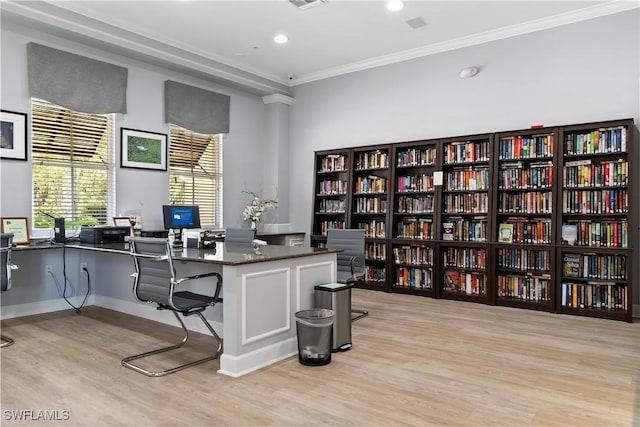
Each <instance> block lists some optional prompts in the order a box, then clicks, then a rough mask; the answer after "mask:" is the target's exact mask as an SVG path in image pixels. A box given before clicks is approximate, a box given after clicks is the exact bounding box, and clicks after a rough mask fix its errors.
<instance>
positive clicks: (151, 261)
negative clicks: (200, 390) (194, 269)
mask: <svg viewBox="0 0 640 427" xmlns="http://www.w3.org/2000/svg"><path fill="white" fill-rule="evenodd" d="M130 245H131V255H132V256H133V259H134V265H135V269H136V272H135V273H133V274H132V276H133V277H134V279H135V281H134V293H135V295H136V297H137V298H138V300H140V301H145V302H154V303H156V304H157V306H158V307H157V308H158V310H171V311H172V312H173V314H174V316H175V317H176V319H177V320H178V322H179V323H180V326H182V330H183V331H184V337H183V338H182V340H181V341H180V342H178V343H177V344H174V345H170V346H167V347H163V348H159V349H156V350H151V351H146V352H144V353H140V354H135V355H133V356H128V357H125V358H124V359H122V361H121V363H122V366H124V367H126V368H129V369H132V370H134V371H136V372H138V373H141V374H144V375H146V376H148V377H161V376H164V375H168V374H172V373H174V372H178V371H181V370H183V369H186V368H190V367H192V366H196V365H199V364H201V363H205V362H208V361H210V360H214V359H217V358H218V356H219V355H220V352H221V350H222V339H221V338H220V336H218V334H217V333H216V331H215V330H214V329H213V327H212V326H211V324H210V323H209V322H208V321H207V319H206V318H205V317H204V315H203V314H202V312H203V311H204V310H206V308H207V307H210V306H214V305H215V304H216V303H219V302H220V301H221V299H220V298H219V295H220V291H221V287H222V275H220V274H219V273H216V272H212V273H206V274H199V275H195V276H190V277H184V278H180V279H176V277H175V270H174V268H173V262H172V259H171V248H170V246H169V243H168V241H167V239H154V238H146V237H132V238H131V239H130ZM209 277H215V278H216V279H217V283H216V289H215V293H214V296H207V295H201V294H197V293H194V292H190V291H179V292H175V291H174V288H175V287H176V286H178V285H180V284H181V283H182V282H184V281H187V280H194V279H203V278H209ZM180 314H182V315H183V316H185V317H186V316H192V315H194V314H195V315H197V316H198V317H199V318H200V320H202V323H204V325H205V326H206V328H207V329H208V330H209V332H211V335H212V338H213V340H214V346H215V352H214V353H213V354H211V355H209V356H207V357H204V358H201V359H197V360H194V361H192V362H188V363H185V364H182V365H180V366H176V367H174V368H170V369H166V370H162V371H154V370H150V369H146V368H143V367H141V366H140V365H137V364H133V363H131V362H133V361H135V360H139V359H143V358H146V357H149V356H153V355H156V354H160V353H165V352H169V351H172V350H176V349H179V348H181V347H182V346H184V344H185V343H186V342H187V341H188V339H189V330H188V329H187V327H186V325H185V324H184V321H183V320H182V318H181V317H180Z"/></svg>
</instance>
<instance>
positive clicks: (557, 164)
mask: <svg viewBox="0 0 640 427" xmlns="http://www.w3.org/2000/svg"><path fill="white" fill-rule="evenodd" d="M635 133H636V129H635V126H634V123H633V120H632V119H624V120H614V121H605V122H594V123H585V124H576V125H568V126H557V127H542V128H535V129H534V128H532V129H521V130H513V131H503V132H496V133H486V134H478V135H467V136H460V137H451V138H440V139H430V140H422V141H409V142H398V143H393V144H383V145H373V146H365V147H354V148H344V149H339V150H327V151H318V152H316V153H315V180H314V194H315V196H314V208H313V219H312V232H311V244H312V245H313V246H322V245H324V244H325V242H326V230H327V229H328V228H361V229H364V230H365V232H366V242H365V245H366V247H365V256H366V278H365V280H364V281H363V282H360V283H358V284H356V286H357V287H361V288H367V289H375V290H380V291H386V292H398V293H406V294H413V295H419V296H425V297H433V298H444V299H455V300H463V301H470V302H477V303H484V304H493V305H501V306H508V307H516V308H523V309H531V310H542V311H547V312H555V313H562V314H570V315H582V316H592V317H600V318H607V319H614V320H623V321H627V322H631V321H632V308H633V297H634V291H635V290H637V287H638V285H637V283H636V281H634V278H633V277H632V273H633V272H632V270H633V268H632V267H633V263H634V262H637V259H636V258H637V257H636V258H634V255H635V252H634V249H635V248H634V244H636V242H637V239H638V235H637V234H638V231H637V225H636V224H635V222H636V218H635V215H637V212H635V213H634V212H633V209H632V207H633V206H636V204H637V203H638V200H637V194H636V192H637V190H636V187H634V183H633V177H634V176H635V173H636V172H635V171H634V169H635V163H636V162H635V157H634V154H633V150H634V135H635Z"/></svg>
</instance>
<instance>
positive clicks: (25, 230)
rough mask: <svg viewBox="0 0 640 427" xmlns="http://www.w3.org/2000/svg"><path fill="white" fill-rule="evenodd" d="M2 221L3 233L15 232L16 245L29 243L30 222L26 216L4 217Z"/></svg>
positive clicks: (14, 240)
mask: <svg viewBox="0 0 640 427" xmlns="http://www.w3.org/2000/svg"><path fill="white" fill-rule="evenodd" d="M0 222H1V226H2V227H1V230H2V232H3V233H13V243H15V244H16V245H28V244H29V222H28V221H27V218H26V217H16V218H9V217H2V218H1V219H0Z"/></svg>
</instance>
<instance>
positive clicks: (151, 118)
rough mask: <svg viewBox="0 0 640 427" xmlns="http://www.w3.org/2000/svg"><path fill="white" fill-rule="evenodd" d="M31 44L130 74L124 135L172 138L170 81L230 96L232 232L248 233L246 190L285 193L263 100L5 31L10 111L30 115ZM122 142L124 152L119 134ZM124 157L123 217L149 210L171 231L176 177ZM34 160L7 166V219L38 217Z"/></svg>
mask: <svg viewBox="0 0 640 427" xmlns="http://www.w3.org/2000/svg"><path fill="white" fill-rule="evenodd" d="M3 24H4V22H3ZM30 41H34V42H37V43H41V44H45V45H47V46H51V47H54V48H57V49H62V50H66V51H69V52H73V53H77V54H80V55H85V56H88V57H91V58H95V59H99V60H102V61H106V62H110V63H113V64H116V65H120V66H123V67H126V68H128V70H129V75H128V88H127V114H125V115H118V117H117V119H116V125H117V127H118V128H120V127H127V128H133V129H141V130H148V131H152V132H162V133H168V132H169V127H168V125H167V124H165V123H164V81H165V80H167V79H172V80H176V81H180V82H183V83H187V84H192V85H194V86H198V87H202V88H204V89H207V90H212V91H215V92H219V93H224V94H227V95H230V96H231V114H230V120H231V123H230V133H229V134H228V136H227V137H226V139H225V142H224V148H223V153H224V164H225V165H227V167H226V168H224V189H225V191H224V213H223V216H224V223H225V226H229V227H238V226H243V225H244V226H246V224H243V221H242V215H241V213H242V209H243V208H244V206H246V205H247V203H248V202H249V198H248V196H247V195H246V194H242V193H241V190H242V189H243V188H249V189H259V188H269V187H275V186H276V185H277V183H275V182H274V183H269V182H265V178H264V176H263V173H262V171H263V170H264V169H263V165H262V163H263V159H264V155H265V153H266V151H267V150H268V149H269V147H268V146H265V145H264V144H261V143H260V141H262V139H263V134H264V132H265V127H266V123H265V120H266V119H265V114H266V113H265V111H266V106H265V105H264V103H263V102H262V99H261V97H259V96H256V95H252V94H248V93H245V92H241V91H239V90H235V89H231V88H228V87H224V86H216V85H214V84H212V83H209V82H205V81H201V80H197V79H195V78H192V77H188V76H184V75H181V74H179V73H176V72H173V71H169V70H165V69H161V68H158V67H155V66H150V65H147V64H144V63H142V62H137V61H134V60H131V59H129V58H125V57H120V56H117V55H113V54H110V53H107V52H104V51H100V50H97V49H93V48H89V47H87V46H84V45H81V44H77V43H72V42H70V41H67V40H63V39H59V38H56V37H52V36H49V35H45V34H42V33H39V32H37V31H34V30H27V29H25V28H20V27H17V26H16V24H9V25H3V28H2V45H1V46H2V61H1V63H2V64H1V72H2V75H1V76H2V86H1V89H2V109H5V110H11V111H19V112H25V113H28V114H29V115H30V98H29V92H28V81H27V56H26V44H27V43H28V42H30ZM116 141H117V143H118V144H119V141H120V136H119V129H118V130H117V138H116ZM29 147H30V146H29ZM119 151H120V150H119V145H118V146H117V148H116V152H117V160H116V165H117V167H116V186H117V200H116V205H117V212H119V213H124V212H126V211H128V210H135V209H141V210H142V216H143V226H144V228H147V229H158V228H163V223H162V212H161V205H162V204H166V203H168V201H169V186H168V182H169V174H168V172H161V171H160V172H158V171H144V170H136V169H124V168H120V167H119V165H120V157H119V156H120V153H119ZM28 154H29V156H28V157H29V160H28V161H27V162H22V161H13V160H2V161H1V162H0V177H1V179H2V188H1V195H0V211H1V214H2V216H27V217H30V216H31V153H30V152H29V153H28ZM234 165H235V167H234ZM238 166H241V167H238ZM255 191H257V190H255Z"/></svg>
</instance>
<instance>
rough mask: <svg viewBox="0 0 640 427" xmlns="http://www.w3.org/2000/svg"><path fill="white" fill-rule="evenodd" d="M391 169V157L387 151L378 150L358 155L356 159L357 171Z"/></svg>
mask: <svg viewBox="0 0 640 427" xmlns="http://www.w3.org/2000/svg"><path fill="white" fill-rule="evenodd" d="M388 167H389V156H388V155H387V153H386V151H381V150H376V151H367V152H364V153H358V155H357V157H356V166H355V168H356V170H364V169H381V168H388Z"/></svg>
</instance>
